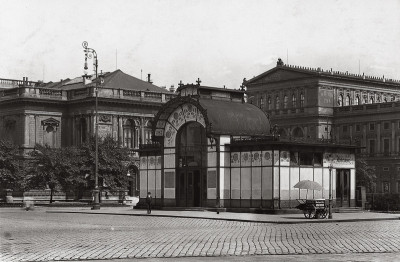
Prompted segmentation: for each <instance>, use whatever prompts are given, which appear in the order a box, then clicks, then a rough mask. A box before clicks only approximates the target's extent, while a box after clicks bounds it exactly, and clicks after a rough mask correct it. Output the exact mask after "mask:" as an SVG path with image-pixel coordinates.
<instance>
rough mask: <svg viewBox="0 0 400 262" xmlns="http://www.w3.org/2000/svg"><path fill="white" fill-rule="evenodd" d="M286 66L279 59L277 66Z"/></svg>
mask: <svg viewBox="0 0 400 262" xmlns="http://www.w3.org/2000/svg"><path fill="white" fill-rule="evenodd" d="M284 65H285V64H284V63H283V61H282V59H281V58H278V61H277V62H276V66H284Z"/></svg>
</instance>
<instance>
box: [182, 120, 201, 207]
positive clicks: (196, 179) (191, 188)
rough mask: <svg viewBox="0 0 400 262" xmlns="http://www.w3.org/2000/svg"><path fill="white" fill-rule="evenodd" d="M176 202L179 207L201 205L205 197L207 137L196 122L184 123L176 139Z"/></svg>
mask: <svg viewBox="0 0 400 262" xmlns="http://www.w3.org/2000/svg"><path fill="white" fill-rule="evenodd" d="M176 149H177V154H176V166H177V170H176V171H177V172H176V174H177V177H176V192H177V194H176V204H177V206H180V207H201V206H202V200H203V199H206V198H207V196H206V192H207V190H206V188H207V181H206V175H204V172H203V169H204V167H206V166H207V138H206V133H205V129H204V127H203V126H202V125H201V124H199V123H197V122H189V123H187V124H185V125H184V126H183V127H182V128H181V129H180V130H179V132H178V135H177V140H176Z"/></svg>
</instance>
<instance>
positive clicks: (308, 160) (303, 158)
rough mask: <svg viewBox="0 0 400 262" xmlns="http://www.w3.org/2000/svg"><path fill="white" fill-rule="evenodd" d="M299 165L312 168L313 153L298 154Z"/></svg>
mask: <svg viewBox="0 0 400 262" xmlns="http://www.w3.org/2000/svg"><path fill="white" fill-rule="evenodd" d="M299 158H300V165H303V166H312V164H313V153H310V152H300V153H299Z"/></svg>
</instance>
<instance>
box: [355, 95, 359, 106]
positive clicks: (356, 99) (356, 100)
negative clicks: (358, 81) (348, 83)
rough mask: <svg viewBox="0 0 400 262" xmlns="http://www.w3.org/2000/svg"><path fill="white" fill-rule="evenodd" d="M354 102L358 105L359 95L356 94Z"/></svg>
mask: <svg viewBox="0 0 400 262" xmlns="http://www.w3.org/2000/svg"><path fill="white" fill-rule="evenodd" d="M354 104H355V105H359V104H360V97H359V96H358V95H356V98H355V99H354Z"/></svg>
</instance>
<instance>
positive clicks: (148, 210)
mask: <svg viewBox="0 0 400 262" xmlns="http://www.w3.org/2000/svg"><path fill="white" fill-rule="evenodd" d="M152 200H153V198H152V197H151V192H147V197H146V204H147V214H151V202H152Z"/></svg>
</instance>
